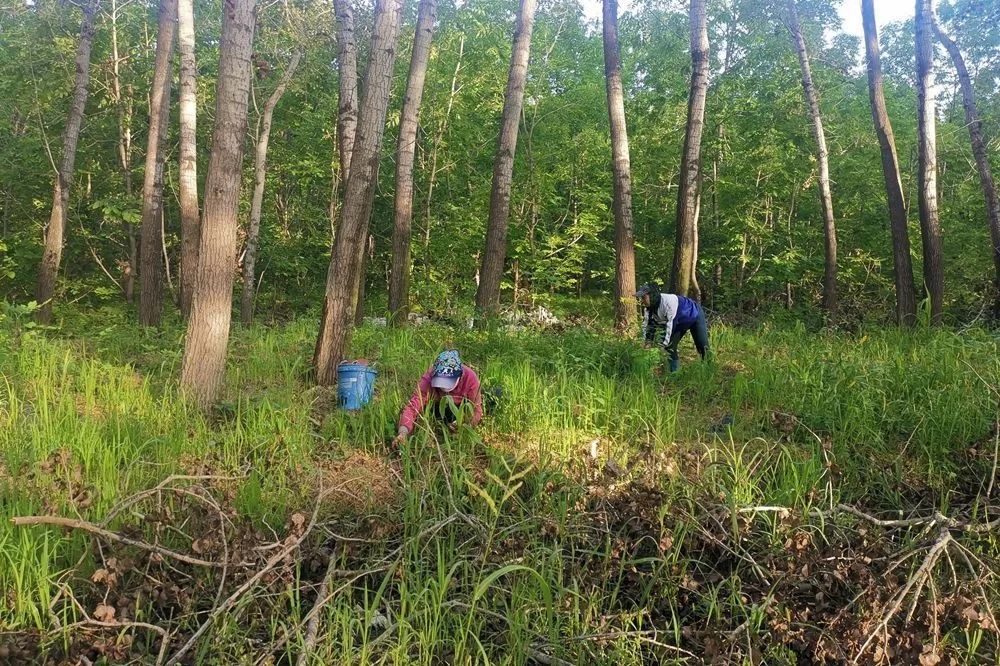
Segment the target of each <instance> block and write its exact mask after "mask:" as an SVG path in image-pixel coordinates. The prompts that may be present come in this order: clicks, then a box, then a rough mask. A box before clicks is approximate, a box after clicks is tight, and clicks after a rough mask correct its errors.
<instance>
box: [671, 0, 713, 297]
mask: <svg viewBox="0 0 1000 666" xmlns="http://www.w3.org/2000/svg"><path fill="white" fill-rule="evenodd" d="M707 93H708V28H707V21H706V16H705V0H691V94H690V96H689V97H688V117H687V131H686V132H685V134H684V150H683V152H682V153H681V171H680V184H679V186H678V188H677V225H676V227H677V231H676V240H675V241H674V265H673V270H672V271H671V278H670V280H671V284H672V290H673V292H674V293H676V294H681V295H683V296H686V295H688V292H689V291H690V290H691V285H692V282H694V273H695V262H696V261H697V252H696V249H695V245H696V243H697V240H696V236H697V233H698V232H697V229H696V226H697V224H698V215H697V208H698V184H699V183H700V182H701V179H700V178H699V173H700V172H701V134H702V131H703V130H704V129H705V96H706V94H707Z"/></svg>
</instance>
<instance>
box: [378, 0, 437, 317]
mask: <svg viewBox="0 0 1000 666" xmlns="http://www.w3.org/2000/svg"><path fill="white" fill-rule="evenodd" d="M436 15H437V3H436V0H420V8H419V9H418V11H417V28H416V33H415V34H414V36H413V55H412V57H411V58H410V74H409V80H408V81H407V84H406V97H405V98H404V99H403V112H402V118H401V120H400V124H399V144H398V146H397V148H396V204H395V224H394V225H393V228H392V272H391V273H390V277H389V320H390V321H391V322H392V323H393V324H394V325H396V326H404V325H405V324H406V320H407V317H408V316H409V314H410V237H411V228H412V226H413V156H414V153H415V152H416V149H417V123H418V121H419V118H420V100H421V98H422V97H423V94H424V79H425V77H426V76H427V61H428V59H429V58H430V52H431V39H432V38H433V35H434V21H435V19H436V18H437V16H436Z"/></svg>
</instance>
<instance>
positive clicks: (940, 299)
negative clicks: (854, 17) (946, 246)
mask: <svg viewBox="0 0 1000 666" xmlns="http://www.w3.org/2000/svg"><path fill="white" fill-rule="evenodd" d="M933 13H934V7H933V5H932V2H931V0H917V5H916V15H915V17H914V23H915V25H916V51H917V138H918V142H919V147H918V151H917V159H918V165H917V187H918V188H919V203H920V236H921V241H922V242H923V248H924V287H925V288H926V289H927V295H928V296H929V297H930V301H931V323H932V324H940V323H941V315H942V314H943V312H944V277H943V275H942V272H941V228H940V226H939V224H938V203H937V136H936V128H935V124H936V123H935V118H934V113H935V108H934V106H935V105H934V90H933V87H932V86H933V72H932V69H933V66H934V49H933V46H932V44H931V17H932V16H933Z"/></svg>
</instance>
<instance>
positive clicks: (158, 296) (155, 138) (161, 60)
mask: <svg viewBox="0 0 1000 666" xmlns="http://www.w3.org/2000/svg"><path fill="white" fill-rule="evenodd" d="M176 31H177V0H160V18H159V28H158V29H157V33H156V64H155V65H154V68H153V83H152V87H151V90H150V101H149V139H148V141H147V143H146V173H145V176H144V178H143V183H142V226H141V227H140V228H139V289H140V291H139V323H140V324H142V325H143V326H158V325H159V324H160V316H161V315H162V314H163V262H162V256H161V252H162V245H163V234H162V231H161V230H162V226H161V225H162V220H161V216H162V212H163V161H164V158H165V157H166V155H165V152H166V141H167V126H168V124H169V119H170V78H171V71H172V70H171V61H172V60H173V54H174V35H175V33H176Z"/></svg>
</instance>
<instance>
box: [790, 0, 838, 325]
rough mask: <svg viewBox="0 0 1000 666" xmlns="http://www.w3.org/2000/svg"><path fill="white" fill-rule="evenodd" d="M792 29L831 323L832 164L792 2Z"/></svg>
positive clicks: (833, 309) (834, 294) (834, 280)
mask: <svg viewBox="0 0 1000 666" xmlns="http://www.w3.org/2000/svg"><path fill="white" fill-rule="evenodd" d="M788 27H789V30H790V31H791V33H792V40H793V41H794V42H795V51H796V52H797V53H798V55H799V68H800V69H801V70H802V90H803V91H804V92H805V97H806V104H807V105H808V106H809V116H810V119H811V120H812V132H813V139H814V140H815V141H816V161H817V163H818V165H819V178H818V179H817V181H816V184H817V186H818V187H819V201H820V206H821V207H822V209H823V249H824V253H823V259H824V261H823V309H824V310H825V311H826V316H827V317H828V318H829V319H831V320H836V318H837V305H838V302H837V226H836V222H835V221H834V217H833V195H832V194H831V193H830V162H829V153H828V151H827V149H826V133H825V132H824V131H823V118H822V116H821V115H820V111H819V94H818V93H817V92H816V86H815V84H814V83H813V79H812V71H811V69H810V67H809V52H808V51H807V50H806V40H805V37H803V35H802V25H801V24H800V23H799V12H798V8H797V7H796V6H795V0H788Z"/></svg>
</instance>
